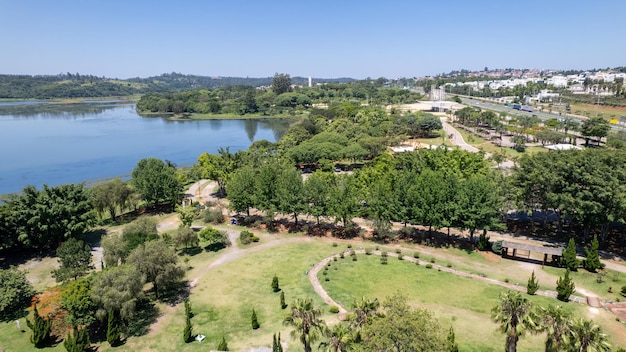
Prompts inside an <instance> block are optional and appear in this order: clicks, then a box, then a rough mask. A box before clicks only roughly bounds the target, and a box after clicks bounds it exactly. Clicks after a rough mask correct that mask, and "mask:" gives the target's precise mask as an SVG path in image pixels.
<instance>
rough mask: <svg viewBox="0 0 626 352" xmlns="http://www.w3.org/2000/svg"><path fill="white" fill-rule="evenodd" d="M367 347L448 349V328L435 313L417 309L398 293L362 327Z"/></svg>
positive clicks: (369, 348)
mask: <svg viewBox="0 0 626 352" xmlns="http://www.w3.org/2000/svg"><path fill="white" fill-rule="evenodd" d="M362 339H363V341H362V346H363V349H364V350H365V351H391V350H392V351H441V352H443V351H448V349H449V348H448V342H447V340H446V334H445V330H443V329H442V328H441V326H440V325H439V322H438V321H437V319H435V317H434V316H433V314H432V313H431V312H430V311H428V310H425V309H414V308H412V307H411V306H410V305H409V304H408V303H407V302H406V298H404V297H403V296H400V295H398V294H396V295H394V296H392V297H389V298H388V299H387V300H386V301H385V303H384V304H383V314H381V315H380V316H376V317H375V318H373V319H372V321H371V323H369V324H367V325H365V326H364V327H363V330H362Z"/></svg>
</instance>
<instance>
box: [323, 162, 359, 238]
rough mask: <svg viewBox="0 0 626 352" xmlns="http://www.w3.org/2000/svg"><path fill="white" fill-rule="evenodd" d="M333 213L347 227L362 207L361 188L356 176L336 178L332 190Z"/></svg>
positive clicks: (345, 175)
mask: <svg viewBox="0 0 626 352" xmlns="http://www.w3.org/2000/svg"><path fill="white" fill-rule="evenodd" d="M330 203H331V213H332V215H334V216H335V217H336V219H337V220H341V221H342V222H343V226H344V227H347V226H348V225H349V224H348V222H351V221H352V218H353V217H354V216H355V215H356V214H357V212H358V209H359V207H360V199H359V188H358V186H357V184H356V181H355V179H354V176H352V175H349V174H341V175H338V176H337V177H335V182H334V184H333V185H332V186H331V189H330Z"/></svg>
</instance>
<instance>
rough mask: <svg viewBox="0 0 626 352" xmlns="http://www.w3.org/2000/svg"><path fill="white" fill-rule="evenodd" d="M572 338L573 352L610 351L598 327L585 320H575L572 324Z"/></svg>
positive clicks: (605, 338) (604, 335)
mask: <svg viewBox="0 0 626 352" xmlns="http://www.w3.org/2000/svg"><path fill="white" fill-rule="evenodd" d="M572 336H573V338H574V341H573V342H574V343H573V345H574V346H575V348H576V349H575V351H579V352H587V351H593V352H605V351H610V350H611V345H610V344H609V343H608V342H607V339H608V338H607V336H606V334H604V333H602V329H601V328H600V326H598V325H597V324H595V323H594V322H593V321H592V320H587V319H585V318H580V319H576V320H574V321H573V323H572Z"/></svg>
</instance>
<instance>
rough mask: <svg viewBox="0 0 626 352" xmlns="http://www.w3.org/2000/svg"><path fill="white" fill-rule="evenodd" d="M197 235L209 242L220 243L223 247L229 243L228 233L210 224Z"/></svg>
mask: <svg viewBox="0 0 626 352" xmlns="http://www.w3.org/2000/svg"><path fill="white" fill-rule="evenodd" d="M198 236H200V238H201V239H202V240H204V241H207V242H209V244H221V245H223V246H224V247H226V246H228V245H230V240H229V239H228V234H227V233H226V232H225V231H220V230H218V229H214V228H212V227H210V226H207V227H205V228H203V229H202V230H200V232H199V233H198Z"/></svg>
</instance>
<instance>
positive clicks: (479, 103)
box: [461, 97, 626, 131]
mask: <svg viewBox="0 0 626 352" xmlns="http://www.w3.org/2000/svg"><path fill="white" fill-rule="evenodd" d="M461 100H462V101H463V104H465V105H469V106H475V107H478V108H481V109H488V110H493V111H497V112H506V113H507V114H509V115H514V116H533V115H537V117H538V118H539V119H540V120H542V121H545V120H549V119H552V118H555V119H559V118H563V117H565V116H564V115H563V116H562V115H559V114H550V113H547V112H541V111H534V112H526V111H519V110H515V109H513V107H510V106H506V105H504V104H501V103H494V102H490V101H484V100H478V99H473V98H469V97H461ZM567 116H570V117H573V118H574V119H575V120H576V121H578V123H580V124H582V123H583V122H584V121H585V119H586V118H584V117H580V116H573V115H571V114H570V115H567ZM611 128H613V129H615V130H622V131H623V130H626V128H625V127H624V126H619V125H611Z"/></svg>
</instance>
